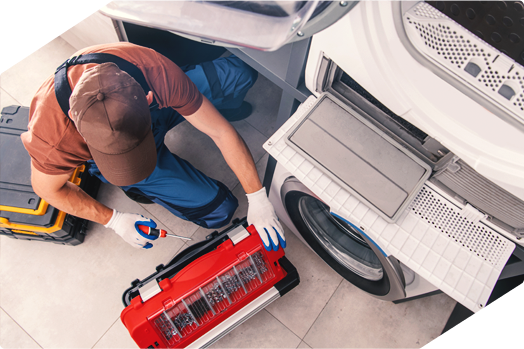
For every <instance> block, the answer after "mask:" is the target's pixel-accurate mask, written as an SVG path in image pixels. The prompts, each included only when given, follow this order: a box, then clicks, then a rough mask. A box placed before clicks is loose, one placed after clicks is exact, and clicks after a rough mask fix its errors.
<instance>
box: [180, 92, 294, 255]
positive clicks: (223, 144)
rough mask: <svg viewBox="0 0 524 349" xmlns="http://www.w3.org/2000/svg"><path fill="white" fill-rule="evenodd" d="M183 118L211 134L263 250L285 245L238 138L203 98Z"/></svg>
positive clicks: (232, 129)
mask: <svg viewBox="0 0 524 349" xmlns="http://www.w3.org/2000/svg"><path fill="white" fill-rule="evenodd" d="M186 120H187V121H189V122H190V123H191V124H192V125H193V126H195V127H196V128H197V129H198V130H200V131H202V132H204V133H205V134H207V135H208V136H209V137H211V139H212V140H213V141H214V142H215V144H216V145H217V146H218V148H219V149H220V151H221V152H222V155H223V156H224V159H225V160H226V162H227V164H228V165H229V167H230V168H231V169H232V170H233V172H234V173H235V175H236V176H237V178H238V180H239V181H240V184H241V185H242V187H243V188H244V191H245V192H246V194H247V199H248V211H247V221H248V223H249V224H253V225H254V226H255V229H256V230H257V232H258V234H259V235H260V238H261V239H262V242H263V243H264V247H265V248H266V250H268V251H270V250H274V251H276V250H278V248H279V247H280V246H282V247H283V248H285V247H286V238H285V237H284V230H283V229H282V226H281V225H280V223H279V222H278V218H277V216H276V213H275V210H274V209H273V205H271V203H270V202H269V200H268V198H267V195H266V191H265V190H264V189H263V188H262V184H261V183H260V179H259V178H258V173H257V169H256V167H255V163H254V161H253V157H252V156H251V152H250V151H249V149H248V148H247V146H246V144H245V143H244V141H243V140H242V137H240V135H239V134H238V133H237V132H236V130H235V129H234V128H233V126H231V124H230V123H229V122H228V121H227V120H226V119H224V117H223V116H222V115H220V113H219V112H218V111H217V110H216V109H215V107H214V106H213V105H212V104H211V102H209V100H208V99H207V98H206V97H204V99H203V101H202V106H201V107H200V108H199V109H198V110H197V112H196V113H194V114H193V115H190V116H187V117H186Z"/></svg>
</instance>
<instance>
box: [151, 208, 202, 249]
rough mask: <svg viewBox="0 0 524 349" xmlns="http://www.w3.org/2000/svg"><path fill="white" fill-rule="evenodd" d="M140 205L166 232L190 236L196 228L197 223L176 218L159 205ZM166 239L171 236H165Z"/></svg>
mask: <svg viewBox="0 0 524 349" xmlns="http://www.w3.org/2000/svg"><path fill="white" fill-rule="evenodd" d="M141 206H142V208H143V209H144V210H145V211H147V212H148V214H147V216H148V217H149V218H151V219H153V220H154V221H155V222H156V223H157V224H158V225H159V226H162V227H163V228H165V229H166V230H167V232H168V233H172V234H175V235H180V236H186V237H190V236H192V235H193V234H194V233H195V231H196V230H197V229H198V225H196V224H194V223H192V222H188V221H186V220H184V219H182V218H178V217H177V216H175V215H174V214H172V213H171V212H169V211H168V210H167V209H166V208H164V207H162V206H160V205H157V204H147V205H144V204H142V205H141ZM166 239H171V238H170V237H166ZM181 241H182V240H181Z"/></svg>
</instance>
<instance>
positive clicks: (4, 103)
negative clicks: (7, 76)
mask: <svg viewBox="0 0 524 349" xmlns="http://www.w3.org/2000/svg"><path fill="white" fill-rule="evenodd" d="M0 84H1V80H0ZM10 105H20V102H18V101H17V100H16V99H14V98H13V97H12V96H11V95H10V94H9V93H7V92H6V91H4V89H3V88H0V110H2V109H3V108H4V107H8V106H10Z"/></svg>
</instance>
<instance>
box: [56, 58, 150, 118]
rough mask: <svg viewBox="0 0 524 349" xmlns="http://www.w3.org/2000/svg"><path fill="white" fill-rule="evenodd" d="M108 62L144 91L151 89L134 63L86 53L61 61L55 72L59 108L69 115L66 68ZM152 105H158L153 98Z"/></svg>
mask: <svg viewBox="0 0 524 349" xmlns="http://www.w3.org/2000/svg"><path fill="white" fill-rule="evenodd" d="M108 62H110V63H115V64H116V65H117V66H118V68H120V70H123V71H125V72H126V73H128V74H129V75H131V76H132V77H133V78H134V79H135V80H136V81H137V82H138V83H139V84H140V86H141V87H142V89H143V90H144V92H145V93H148V92H149V91H151V89H150V88H149V85H148V84H147V82H146V78H145V77H144V74H143V73H142V71H141V70H140V69H139V68H138V67H137V66H136V65H134V64H133V63H129V62H128V61H126V60H125V59H123V58H120V57H118V56H115V55H112V54H109V53H89V54H86V55H80V56H74V57H71V58H69V59H68V60H67V61H65V62H64V63H62V65H60V66H59V67H58V68H57V69H56V72H55V95H56V99H57V101H58V104H59V105H60V108H61V109H62V111H63V112H64V114H65V115H66V116H67V117H69V114H68V112H69V97H71V94H72V93H73V91H72V90H71V86H69V81H68V80H67V68H68V67H70V66H72V65H77V64H87V63H97V64H102V63H108ZM152 107H158V104H157V103H156V101H155V100H154V101H153V103H152V105H151V107H150V108H152Z"/></svg>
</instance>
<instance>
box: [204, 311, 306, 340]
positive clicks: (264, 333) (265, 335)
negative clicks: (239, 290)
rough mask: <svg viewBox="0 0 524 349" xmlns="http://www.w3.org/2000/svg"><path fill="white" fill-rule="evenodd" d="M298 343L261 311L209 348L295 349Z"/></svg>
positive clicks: (266, 313)
mask: <svg viewBox="0 0 524 349" xmlns="http://www.w3.org/2000/svg"><path fill="white" fill-rule="evenodd" d="M299 343H300V338H298V337H297V336H296V335H295V334H294V333H293V332H291V331H290V330H289V329H287V328H286V327H285V326H284V325H282V324H281V323H280V322H279V321H278V320H277V319H275V318H274V317H273V316H271V314H269V313H268V312H267V311H265V310H262V311H260V312H259V313H257V314H256V315H254V316H253V317H252V318H250V319H249V320H247V321H246V322H244V323H243V324H242V325H240V326H238V327H237V328H236V329H235V330H234V331H233V332H230V333H229V334H227V335H226V336H224V337H223V338H222V339H220V340H219V341H218V342H216V343H215V344H213V345H212V346H211V348H296V347H297V346H298V345H299Z"/></svg>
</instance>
